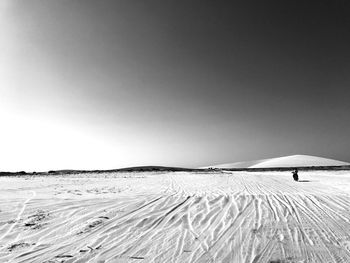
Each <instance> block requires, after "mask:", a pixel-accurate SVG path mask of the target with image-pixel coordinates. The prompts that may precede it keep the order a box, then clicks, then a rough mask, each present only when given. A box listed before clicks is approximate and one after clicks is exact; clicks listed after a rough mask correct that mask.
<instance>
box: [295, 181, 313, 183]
mask: <svg viewBox="0 0 350 263" xmlns="http://www.w3.org/2000/svg"><path fill="white" fill-rule="evenodd" d="M298 182H301V183H309V182H312V181H310V180H299V181H298Z"/></svg>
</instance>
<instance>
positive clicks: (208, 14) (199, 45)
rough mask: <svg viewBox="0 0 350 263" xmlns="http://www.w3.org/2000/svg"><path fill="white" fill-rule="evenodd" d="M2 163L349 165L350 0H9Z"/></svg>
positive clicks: (0, 25) (15, 167) (1, 25)
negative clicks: (285, 159)
mask: <svg viewBox="0 0 350 263" xmlns="http://www.w3.org/2000/svg"><path fill="white" fill-rule="evenodd" d="M0 32H1V34H0V171H20V170H26V171H45V170H53V169H113V168H119V167H127V166H139V165H164V166H180V167H199V166H205V165H211V164H218V163H228V162H238V161H244V160H254V159H262V158H269V157H277V156H285V155H292V154H308V155H316V156H322V157H327V158H333V159H338V160H342V161H350V151H349V149H350V140H349V134H350V122H349V121H350V117H349V116H350V103H349V98H350V85H349V84H350V3H349V2H348V1H345V0H343V1H340V0H334V1H325V0H320V1H258V0H256V1H249V0H248V1H247V0H244V1H203V0H201V1H199V0H198V1H174V0H173V1H169V0H157V1H154V0H148V1H137V0H118V1H114V0H110V1H109V0H108V1H107V0H99V1H95V0H62V1H54V0H0Z"/></svg>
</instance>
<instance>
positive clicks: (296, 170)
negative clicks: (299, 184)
mask: <svg viewBox="0 0 350 263" xmlns="http://www.w3.org/2000/svg"><path fill="white" fill-rule="evenodd" d="M293 179H294V181H298V180H299V176H298V169H297V168H295V169H294V171H293Z"/></svg>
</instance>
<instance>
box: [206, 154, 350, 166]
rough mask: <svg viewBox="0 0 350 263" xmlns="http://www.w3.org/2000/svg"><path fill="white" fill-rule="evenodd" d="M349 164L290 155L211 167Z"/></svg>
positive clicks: (314, 157)
mask: <svg viewBox="0 0 350 263" xmlns="http://www.w3.org/2000/svg"><path fill="white" fill-rule="evenodd" d="M343 165H350V163H347V162H342V161H338V160H333V159H328V158H323V157H317V156H311V155H291V156H283V157H277V158H270V159H261V160H254V161H246V162H237V163H226V164H219V165H213V166H210V167H215V168H276V167H278V168H279V167H308V166H343Z"/></svg>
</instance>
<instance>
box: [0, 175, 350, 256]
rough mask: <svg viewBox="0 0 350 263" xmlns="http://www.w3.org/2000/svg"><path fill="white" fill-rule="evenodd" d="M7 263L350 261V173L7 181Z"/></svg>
mask: <svg viewBox="0 0 350 263" xmlns="http://www.w3.org/2000/svg"><path fill="white" fill-rule="evenodd" d="M0 262H42V263H54V262H66V263H68V262H69V263H73V262H75V263H78V262H80V263H83V262H179V263H182V262H247V263H248V262H255V263H256V262H267V263H273V262H275V263H276V262H283V263H287V262H303V263H306V262H327V263H328V262H344V263H345V262H350V171H301V172H300V181H299V182H295V181H293V180H292V176H291V173H290V171H284V172H273V171H265V172H261V171H260V172H244V171H215V170H213V171H203V172H120V173H118V172H115V173H88V174H69V175H68V174H67V175H64V174H63V175H45V176H18V177H13V176H12V177H10V176H3V177H0Z"/></svg>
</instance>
